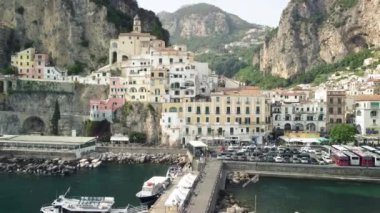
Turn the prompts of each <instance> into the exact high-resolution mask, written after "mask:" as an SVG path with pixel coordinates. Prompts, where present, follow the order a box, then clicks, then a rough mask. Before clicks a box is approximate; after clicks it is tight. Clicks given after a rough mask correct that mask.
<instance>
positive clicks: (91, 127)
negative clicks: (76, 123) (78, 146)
mask: <svg viewBox="0 0 380 213" xmlns="http://www.w3.org/2000/svg"><path fill="white" fill-rule="evenodd" d="M84 130H85V135H86V136H87V137H97V138H98V139H99V140H100V141H102V142H109V141H110V138H111V123H110V122H108V121H107V120H102V121H90V120H87V121H86V122H85V123H84Z"/></svg>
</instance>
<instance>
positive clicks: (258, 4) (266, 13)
mask: <svg viewBox="0 0 380 213" xmlns="http://www.w3.org/2000/svg"><path fill="white" fill-rule="evenodd" d="M137 1H138V3H139V6H140V7H142V8H145V9H148V10H152V11H154V12H156V13H158V12H161V11H167V12H174V11H176V10H177V9H179V8H180V7H182V6H183V5H188V4H195V3H200V2H203V3H209V4H213V5H215V6H218V7H220V8H221V9H223V10H225V11H227V12H229V13H232V14H235V15H238V16H240V17H241V18H243V19H244V20H246V21H248V22H251V23H255V24H263V25H268V26H272V27H275V26H277V25H278V23H279V20H280V16H281V12H282V10H283V9H284V8H285V7H286V5H287V3H288V2H289V0H137Z"/></svg>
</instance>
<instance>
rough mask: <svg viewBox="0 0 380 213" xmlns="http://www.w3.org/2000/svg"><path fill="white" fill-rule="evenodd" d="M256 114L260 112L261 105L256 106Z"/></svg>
mask: <svg viewBox="0 0 380 213" xmlns="http://www.w3.org/2000/svg"><path fill="white" fill-rule="evenodd" d="M256 114H260V107H258V106H257V107H256Z"/></svg>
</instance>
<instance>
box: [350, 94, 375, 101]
mask: <svg viewBox="0 0 380 213" xmlns="http://www.w3.org/2000/svg"><path fill="white" fill-rule="evenodd" d="M352 97H353V99H354V100H355V101H380V95H357V96H352Z"/></svg>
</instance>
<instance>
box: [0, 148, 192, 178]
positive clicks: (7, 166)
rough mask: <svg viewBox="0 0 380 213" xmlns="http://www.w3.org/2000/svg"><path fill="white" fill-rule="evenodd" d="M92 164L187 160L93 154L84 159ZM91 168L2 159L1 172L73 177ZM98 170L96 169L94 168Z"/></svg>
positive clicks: (181, 161) (179, 156) (69, 163)
mask: <svg viewBox="0 0 380 213" xmlns="http://www.w3.org/2000/svg"><path fill="white" fill-rule="evenodd" d="M84 159H86V160H88V161H89V162H91V161H92V160H94V159H98V160H99V161H101V162H102V165H106V164H107V163H118V164H143V163H153V164H177V165H181V166H183V165H185V164H186V162H187V158H186V156H185V155H182V154H165V153H159V154H134V153H113V152H106V153H93V154H91V155H90V156H88V157H86V158H84ZM89 168H93V167H91V166H81V164H80V160H70V161H66V160H61V159H59V158H56V159H54V160H46V159H34V158H0V172H6V173H16V174H32V175H52V176H54V175H59V176H65V175H71V174H74V173H76V172H77V170H79V169H89ZM94 169H96V168H94Z"/></svg>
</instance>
